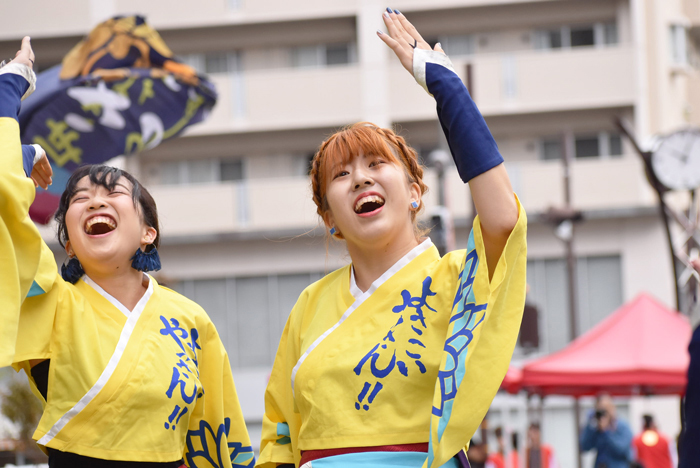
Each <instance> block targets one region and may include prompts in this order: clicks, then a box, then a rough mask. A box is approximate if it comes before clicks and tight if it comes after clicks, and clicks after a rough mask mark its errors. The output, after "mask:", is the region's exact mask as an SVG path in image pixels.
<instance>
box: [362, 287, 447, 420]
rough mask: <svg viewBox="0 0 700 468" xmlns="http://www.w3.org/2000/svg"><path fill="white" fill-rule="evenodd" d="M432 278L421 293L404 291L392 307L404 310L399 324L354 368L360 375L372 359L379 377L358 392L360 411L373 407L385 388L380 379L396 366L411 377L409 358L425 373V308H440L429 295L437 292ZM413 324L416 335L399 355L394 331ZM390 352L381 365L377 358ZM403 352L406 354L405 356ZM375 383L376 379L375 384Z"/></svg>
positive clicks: (374, 369) (371, 370)
mask: <svg viewBox="0 0 700 468" xmlns="http://www.w3.org/2000/svg"><path fill="white" fill-rule="evenodd" d="M432 281H433V279H432V278H431V277H430V276H426V277H425V279H424V280H423V282H422V284H421V293H420V295H419V296H413V295H412V294H411V293H410V292H409V290H408V289H404V290H403V291H401V304H398V305H396V306H395V307H393V308H392V312H393V313H395V314H400V315H399V318H398V320H397V321H396V324H395V325H394V326H393V327H391V328H390V329H389V331H388V332H387V334H386V336H385V337H384V338H382V341H381V342H379V343H377V344H376V345H375V346H374V347H373V348H372V349H371V350H370V351H369V352H368V353H367V354H366V355H365V356H364V357H363V358H362V359H360V362H359V363H358V364H357V366H355V368H354V369H353V372H355V374H356V375H358V376H359V375H360V374H361V372H362V369H363V367H364V366H365V364H367V362H369V370H370V373H371V374H372V376H373V377H374V378H375V379H376V381H373V382H370V381H365V382H364V384H363V386H362V389H361V390H360V393H359V394H358V396H357V401H356V402H355V409H356V410H358V411H359V410H360V409H363V410H365V411H369V409H370V406H371V405H372V403H373V402H374V400H375V399H376V397H377V395H378V394H379V392H380V390H382V388H384V385H383V384H382V383H381V381H380V379H383V378H385V377H387V376H388V375H389V374H391V373H392V372H393V371H394V370H398V371H399V373H400V374H401V375H403V376H404V377H408V374H409V369H412V368H413V367H410V368H409V366H407V365H406V363H407V362H408V363H411V361H413V364H414V365H415V366H416V369H417V370H418V372H420V373H421V374H425V372H426V368H425V365H424V364H423V362H422V361H421V359H422V355H421V353H422V351H421V350H422V349H425V345H424V344H423V342H422V341H421V335H423V332H424V331H425V330H427V328H428V325H427V324H426V312H425V311H424V310H423V309H424V308H425V309H427V310H429V311H431V312H433V313H437V311H436V310H435V309H434V308H432V307H430V305H429V304H428V298H429V297H431V296H435V295H436V294H437V293H435V292H433V291H432V290H431V289H430V285H431V284H432ZM409 326H410V327H411V331H412V335H413V338H409V339H408V340H407V343H406V344H403V343H402V344H401V347H402V348H404V353H401V351H399V355H398V356H397V353H396V350H397V348H399V346H397V344H396V338H395V337H394V334H395V332H396V330H397V329H398V328H399V327H401V328H405V327H409ZM409 345H410V346H409ZM389 353H391V358H390V359H389V363H388V364H387V365H386V367H384V368H380V367H379V366H378V365H377V361H378V360H379V359H380V358H381V357H382V356H385V358H384V359H383V360H384V361H385V360H386V356H388V355H389ZM403 354H405V355H406V356H405V357H404V356H403ZM372 383H374V385H373V384H372ZM365 398H366V400H365Z"/></svg>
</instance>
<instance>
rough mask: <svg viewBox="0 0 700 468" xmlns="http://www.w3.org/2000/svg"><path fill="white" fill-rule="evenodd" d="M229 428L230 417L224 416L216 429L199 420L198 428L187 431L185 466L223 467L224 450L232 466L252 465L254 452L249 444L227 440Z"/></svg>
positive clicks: (197, 467) (196, 467)
mask: <svg viewBox="0 0 700 468" xmlns="http://www.w3.org/2000/svg"><path fill="white" fill-rule="evenodd" d="M230 429H231V419H230V418H225V419H224V422H223V423H222V424H220V425H219V427H217V428H216V431H215V430H214V429H213V428H212V427H211V425H210V424H209V423H208V422H206V421H204V420H202V421H200V422H199V429H197V430H190V431H189V432H188V433H187V456H186V458H187V466H188V467H189V468H223V467H224V466H226V464H225V463H224V459H223V456H224V455H223V454H224V453H225V451H227V452H228V455H229V457H230V462H231V464H232V465H233V466H254V465H255V454H254V453H253V448H252V447H251V446H244V445H243V444H241V443H240V442H227V439H226V438H227V437H228V434H229V431H230Z"/></svg>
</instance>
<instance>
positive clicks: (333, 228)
mask: <svg viewBox="0 0 700 468" xmlns="http://www.w3.org/2000/svg"><path fill="white" fill-rule="evenodd" d="M328 232H329V233H330V235H331V236H334V235H335V233H336V232H338V230H337V229H336V228H335V226H333V227H332V228H330V229H329V230H328Z"/></svg>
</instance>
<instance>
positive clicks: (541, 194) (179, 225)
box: [151, 156, 655, 236]
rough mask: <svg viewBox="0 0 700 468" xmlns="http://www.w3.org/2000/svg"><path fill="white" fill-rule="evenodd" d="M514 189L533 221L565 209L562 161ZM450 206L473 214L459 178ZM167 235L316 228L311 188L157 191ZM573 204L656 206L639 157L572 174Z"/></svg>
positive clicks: (533, 170)
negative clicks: (537, 215) (554, 209)
mask: <svg viewBox="0 0 700 468" xmlns="http://www.w3.org/2000/svg"><path fill="white" fill-rule="evenodd" d="M507 168H508V172H509V174H510V177H511V181H512V183H513V188H514V190H515V191H516V193H517V194H518V196H519V197H520V200H521V201H522V203H523V206H524V207H525V209H526V210H527V211H528V212H530V213H531V214H534V213H539V212H543V211H545V210H547V208H549V207H550V206H561V205H562V204H563V203H564V196H563V182H562V177H561V170H562V169H561V165H560V164H559V163H558V162H556V161H546V162H542V161H528V162H519V163H509V164H507ZM425 180H426V183H427V184H428V186H429V187H430V189H431V190H430V191H429V192H428V194H427V195H426V197H425V199H424V200H425V204H426V208H427V211H429V210H430V208H431V207H432V206H435V204H436V203H437V192H438V190H437V177H436V175H435V173H434V172H433V171H432V170H427V171H426V176H425ZM445 184H446V197H447V200H448V205H449V207H450V210H451V211H452V213H453V216H454V217H455V218H456V219H463V218H466V217H467V215H469V214H470V212H471V201H470V199H469V190H468V187H467V186H465V185H464V184H463V183H462V181H461V180H460V179H459V176H458V174H457V172H456V171H455V170H450V171H448V172H447V174H446V177H445ZM151 193H152V194H153V196H154V197H155V199H156V201H157V203H158V207H159V212H160V218H161V222H162V225H163V233H164V235H166V236H190V235H203V234H225V233H238V232H251V231H252V232H260V231H267V232H270V231H298V230H305V229H312V228H314V227H315V226H317V225H318V223H319V219H318V216H317V215H316V206H315V205H314V203H313V201H312V199H311V192H310V187H309V182H308V180H307V179H306V178H303V177H293V178H292V177H290V178H276V179H258V180H247V181H244V182H239V183H221V184H212V185H179V186H155V187H151ZM572 201H573V203H574V205H575V207H576V208H577V209H581V210H616V209H634V208H643V207H650V206H653V205H654V202H655V199H654V195H653V192H652V191H651V190H650V189H649V187H648V184H647V182H646V180H645V179H644V173H643V170H642V166H641V164H640V162H639V161H638V160H637V159H636V158H635V157H634V156H626V157H622V158H616V159H608V160H577V161H575V162H574V163H573V166H572Z"/></svg>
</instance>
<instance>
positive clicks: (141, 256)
mask: <svg viewBox="0 0 700 468" xmlns="http://www.w3.org/2000/svg"><path fill="white" fill-rule="evenodd" d="M151 246H152V247H153V248H152V249H151V250H150V252H144V251H143V250H141V249H136V253H135V254H134V256H133V257H131V268H133V269H134V270H138V271H158V270H160V255H158V249H156V247H155V245H153V244H151Z"/></svg>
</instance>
